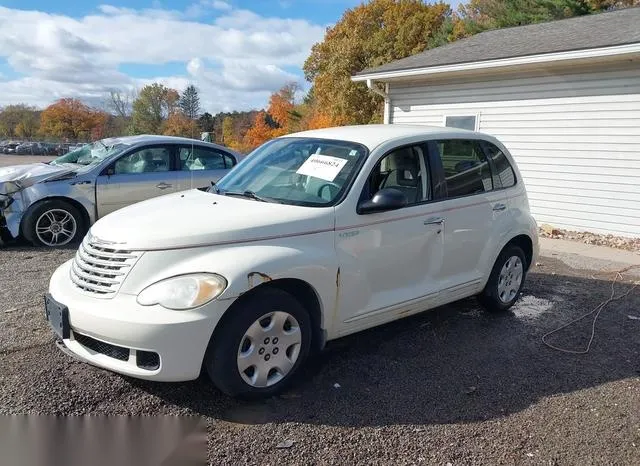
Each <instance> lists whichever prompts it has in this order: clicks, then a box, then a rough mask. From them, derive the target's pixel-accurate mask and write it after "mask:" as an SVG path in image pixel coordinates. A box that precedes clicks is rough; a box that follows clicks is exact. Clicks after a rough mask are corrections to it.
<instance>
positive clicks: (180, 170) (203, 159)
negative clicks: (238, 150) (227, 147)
mask: <svg viewBox="0 0 640 466" xmlns="http://www.w3.org/2000/svg"><path fill="white" fill-rule="evenodd" d="M235 164H236V159H235V157H233V156H232V155H231V154H229V153H227V152H224V151H222V150H218V149H216V148H213V147H204V146H199V145H195V144H194V145H188V144H184V145H180V146H178V154H177V187H176V191H184V190H187V189H194V188H195V189H198V188H207V187H209V186H211V182H214V183H215V182H217V181H218V180H219V179H220V178H222V177H223V176H224V175H225V174H226V173H227V172H228V171H229V170H231V168H232V167H233V166H234V165H235Z"/></svg>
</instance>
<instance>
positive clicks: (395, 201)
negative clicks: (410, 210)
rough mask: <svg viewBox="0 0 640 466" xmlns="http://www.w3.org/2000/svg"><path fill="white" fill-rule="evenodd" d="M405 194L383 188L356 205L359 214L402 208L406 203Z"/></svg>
mask: <svg viewBox="0 0 640 466" xmlns="http://www.w3.org/2000/svg"><path fill="white" fill-rule="evenodd" d="M408 202H409V201H408V199H407V196H405V195H404V193H403V192H402V191H400V190H397V189H394V188H384V189H381V190H380V191H378V192H377V193H375V194H374V195H373V198H372V199H371V200H368V201H364V202H363V203H361V204H360V205H359V206H358V213H359V214H373V213H376V212H386V211H387V210H396V209H402V208H403V207H405V206H406V205H407V204H408Z"/></svg>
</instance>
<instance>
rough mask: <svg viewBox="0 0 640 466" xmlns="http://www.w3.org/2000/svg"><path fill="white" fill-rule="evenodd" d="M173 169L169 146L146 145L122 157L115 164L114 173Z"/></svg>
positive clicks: (126, 173)
mask: <svg viewBox="0 0 640 466" xmlns="http://www.w3.org/2000/svg"><path fill="white" fill-rule="evenodd" d="M169 170H171V151H170V149H169V148H168V147H145V148H143V149H139V150H137V151H135V152H132V153H131V154H128V155H125V156H124V157H120V158H119V159H118V160H117V161H116V163H115V164H114V174H116V175H128V174H134V173H154V172H167V171H169Z"/></svg>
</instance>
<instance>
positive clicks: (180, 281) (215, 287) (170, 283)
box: [138, 273, 227, 310]
mask: <svg viewBox="0 0 640 466" xmlns="http://www.w3.org/2000/svg"><path fill="white" fill-rule="evenodd" d="M226 287H227V281H226V280H225V279H224V278H223V277H221V276H220V275H216V274H213V273H194V274H189V275H179V276H177V277H172V278H167V279H165V280H161V281H159V282H157V283H154V284H153V285H150V286H148V287H146V288H145V289H144V290H142V291H141V292H140V294H139V295H138V304H141V305H142V306H153V305H154V304H159V305H161V306H162V307H166V308H167V309H174V310H185V309H193V308H194V307H198V306H202V305H203V304H206V303H208V302H209V301H211V300H213V299H215V298H217V297H218V296H220V294H221V293H222V292H223V291H224V289H225V288H226Z"/></svg>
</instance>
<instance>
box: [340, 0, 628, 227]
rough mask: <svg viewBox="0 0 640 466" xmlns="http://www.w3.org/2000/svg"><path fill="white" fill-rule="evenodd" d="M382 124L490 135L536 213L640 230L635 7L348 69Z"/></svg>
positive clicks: (567, 223) (560, 221)
mask: <svg viewBox="0 0 640 466" xmlns="http://www.w3.org/2000/svg"><path fill="white" fill-rule="evenodd" d="M352 79H353V80H354V81H364V82H366V83H367V85H368V86H369V87H370V88H371V90H372V91H374V92H377V93H379V94H382V95H383V96H384V98H385V110H384V112H385V113H384V121H385V123H398V124H399V123H404V124H424V125H440V126H442V125H446V126H455V127H460V128H466V129H475V130H478V131H482V132H485V133H489V134H492V135H494V136H496V137H498V138H499V139H500V140H501V141H502V142H503V143H504V144H505V145H506V146H507V148H508V149H509V150H510V151H511V152H512V154H513V156H514V157H515V159H516V161H517V163H518V166H519V167H520V170H521V172H522V177H523V179H524V182H525V185H526V186H527V189H528V192H529V199H530V204H531V209H532V212H533V214H534V216H535V217H536V219H537V220H538V222H539V223H548V224H551V225H554V226H557V227H560V228H566V229H571V230H578V231H592V232H597V233H605V234H606V233H611V234H614V235H622V236H636V237H637V236H640V8H630V9H626V10H619V11H613V12H608V13H601V14H596V15H590V16H582V17H577V18H571V19H566V20H561V21H553V22H548V23H542V24H535V25H528V26H521V27H514V28H507V29H499V30H493V31H487V32H483V33H481V34H477V35H475V36H472V37H470V38H467V39H463V40H460V41H457V42H454V43H451V44H448V45H445V46H443V47H439V48H436V49H432V50H427V51H425V52H423V53H421V54H418V55H415V56H412V57H408V58H405V59H402V60H398V61H395V62H392V63H389V64H386V65H384V66H380V67H377V68H372V69H367V70H364V71H362V72H361V73H358V74H357V75H355V76H354V77H353V78H352Z"/></svg>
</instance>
